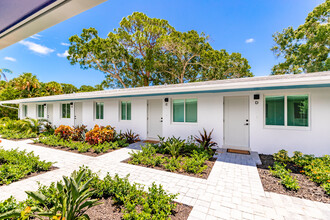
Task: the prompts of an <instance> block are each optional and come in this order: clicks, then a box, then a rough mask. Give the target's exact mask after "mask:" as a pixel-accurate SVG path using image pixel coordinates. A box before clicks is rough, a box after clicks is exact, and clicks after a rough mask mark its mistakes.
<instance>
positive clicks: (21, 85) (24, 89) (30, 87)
mask: <svg viewBox="0 0 330 220" xmlns="http://www.w3.org/2000/svg"><path fill="white" fill-rule="evenodd" d="M10 83H12V84H13V86H14V88H15V89H17V90H20V91H21V93H20V96H19V98H30V97H35V96H39V95H36V94H38V92H37V91H38V89H39V88H40V87H41V85H40V82H39V80H38V79H37V76H35V75H32V73H23V74H22V75H20V76H18V77H17V78H14V79H13V80H12V81H11V82H10Z"/></svg>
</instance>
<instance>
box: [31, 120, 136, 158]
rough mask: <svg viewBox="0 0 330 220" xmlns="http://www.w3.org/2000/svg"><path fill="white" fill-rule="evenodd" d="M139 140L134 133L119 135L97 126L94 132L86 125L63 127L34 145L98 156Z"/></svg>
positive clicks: (111, 130) (41, 136)
mask: <svg viewBox="0 0 330 220" xmlns="http://www.w3.org/2000/svg"><path fill="white" fill-rule="evenodd" d="M139 140H140V139H139V135H138V134H135V133H134V132H132V131H127V132H124V133H122V132H120V133H117V132H116V130H115V129H114V128H113V127H111V126H105V127H103V126H98V125H95V126H94V128H93V129H92V130H90V131H88V130H87V129H86V126H85V125H82V126H76V127H70V126H65V125H61V126H59V127H58V128H57V129H56V130H55V132H54V134H53V135H45V136H44V135H40V137H39V138H38V139H36V140H34V143H35V144H43V145H44V146H50V147H56V148H60V149H62V150H71V151H73V152H78V153H84V154H87V155H91V156H97V155H100V154H103V153H107V152H109V151H111V150H116V149H119V148H122V147H127V146H128V145H129V144H130V143H134V142H136V141H139Z"/></svg>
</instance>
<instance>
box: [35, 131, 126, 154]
mask: <svg viewBox="0 0 330 220" xmlns="http://www.w3.org/2000/svg"><path fill="white" fill-rule="evenodd" d="M34 143H42V144H45V145H49V146H54V147H55V146H61V147H66V148H70V149H72V150H78V152H80V153H85V152H88V151H90V150H93V151H94V152H95V153H102V152H103V153H105V152H107V151H108V150H110V149H118V148H121V147H127V146H128V143H126V141H125V140H118V141H114V142H104V143H99V144H96V145H90V144H89V143H87V142H79V141H72V140H70V139H68V140H65V139H63V138H61V137H60V136H55V135H50V136H43V135H41V136H40V137H39V138H38V139H36V140H34Z"/></svg>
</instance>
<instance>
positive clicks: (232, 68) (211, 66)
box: [197, 50, 253, 81]
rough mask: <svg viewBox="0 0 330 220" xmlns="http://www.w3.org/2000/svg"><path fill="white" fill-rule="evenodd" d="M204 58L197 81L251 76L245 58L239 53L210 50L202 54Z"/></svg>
mask: <svg viewBox="0 0 330 220" xmlns="http://www.w3.org/2000/svg"><path fill="white" fill-rule="evenodd" d="M202 59H205V61H203V63H205V65H203V67H204V68H203V69H202V73H201V76H200V78H199V79H197V80H198V81H205V80H218V79H231V78H242V77H252V76H253V74H252V73H251V71H250V69H251V67H250V65H249V62H248V60H247V59H245V58H244V57H242V55H241V54H240V53H232V54H229V53H228V52H226V51H225V50H220V51H219V50H210V51H208V52H207V53H205V54H204V55H203V56H202Z"/></svg>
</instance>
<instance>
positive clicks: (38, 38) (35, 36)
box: [30, 34, 41, 40]
mask: <svg viewBox="0 0 330 220" xmlns="http://www.w3.org/2000/svg"><path fill="white" fill-rule="evenodd" d="M40 37H41V35H40V34H34V35H32V36H31V37H30V38H32V39H36V40H40Z"/></svg>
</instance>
